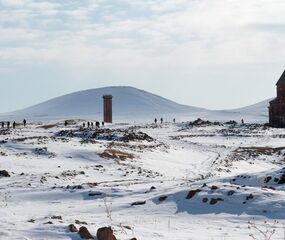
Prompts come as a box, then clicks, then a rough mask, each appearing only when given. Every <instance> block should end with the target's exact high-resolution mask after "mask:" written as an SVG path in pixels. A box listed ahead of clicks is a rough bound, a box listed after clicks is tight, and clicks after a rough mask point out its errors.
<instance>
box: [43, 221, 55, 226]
mask: <svg viewBox="0 0 285 240" xmlns="http://www.w3.org/2000/svg"><path fill="white" fill-rule="evenodd" d="M44 224H45V225H52V224H53V222H51V221H49V222H46V223H44Z"/></svg>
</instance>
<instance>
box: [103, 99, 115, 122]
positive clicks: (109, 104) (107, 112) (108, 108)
mask: <svg viewBox="0 0 285 240" xmlns="http://www.w3.org/2000/svg"><path fill="white" fill-rule="evenodd" d="M103 99H104V106H103V108H104V109H103V110H104V122H106V123H112V122H113V100H112V99H113V96H112V95H104V96H103Z"/></svg>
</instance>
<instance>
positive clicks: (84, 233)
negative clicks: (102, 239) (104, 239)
mask: <svg viewBox="0 0 285 240" xmlns="http://www.w3.org/2000/svg"><path fill="white" fill-rule="evenodd" d="M78 234H79V236H80V237H81V238H82V239H94V237H93V236H92V235H91V233H90V232H89V231H88V229H87V228H86V227H81V228H79V231H78Z"/></svg>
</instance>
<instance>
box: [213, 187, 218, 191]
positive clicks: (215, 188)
mask: <svg viewBox="0 0 285 240" xmlns="http://www.w3.org/2000/svg"><path fill="white" fill-rule="evenodd" d="M217 189H219V188H218V187H217V186H212V187H211V190H213V191H215V190H217Z"/></svg>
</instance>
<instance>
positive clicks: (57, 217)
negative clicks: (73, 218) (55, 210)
mask: <svg viewBox="0 0 285 240" xmlns="http://www.w3.org/2000/svg"><path fill="white" fill-rule="evenodd" d="M51 219H58V220H62V216H52V217H51Z"/></svg>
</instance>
